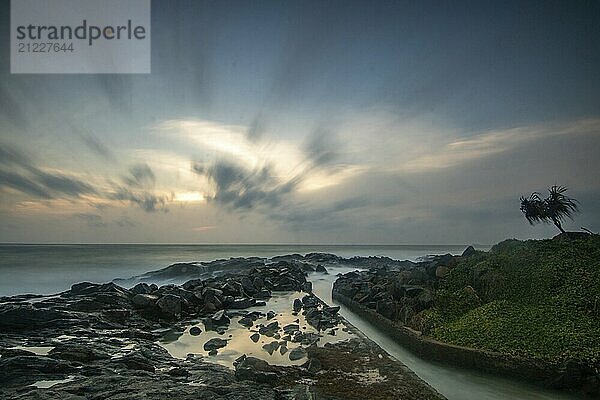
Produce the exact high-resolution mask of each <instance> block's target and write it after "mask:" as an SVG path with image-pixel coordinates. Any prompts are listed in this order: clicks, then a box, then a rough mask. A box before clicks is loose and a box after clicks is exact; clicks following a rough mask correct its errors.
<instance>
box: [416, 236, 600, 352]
mask: <svg viewBox="0 0 600 400" xmlns="http://www.w3.org/2000/svg"><path fill="white" fill-rule="evenodd" d="M421 318H423V319H424V320H425V322H424V326H426V327H427V328H428V329H427V334H428V335H429V336H431V337H433V338H435V339H438V340H441V341H444V342H448V343H453V344H457V345H461V346H468V347H474V348H480V349H487V350H492V351H499V352H503V353H509V354H514V355H519V356H526V357H536V358H542V359H547V360H551V361H561V360H565V359H571V360H583V361H586V362H591V363H593V364H596V363H597V362H598V361H599V360H600V236H598V235H590V236H589V238H588V239H581V240H567V241H560V240H540V241H537V240H528V241H524V242H522V241H518V240H508V241H505V242H502V243H499V244H498V245H496V246H494V247H493V248H492V250H491V251H490V252H487V253H483V252H480V253H478V254H476V255H474V256H473V257H470V258H465V259H463V260H461V261H460V262H459V263H458V264H457V265H456V266H455V267H454V268H453V269H452V270H451V271H450V272H449V274H448V275H447V278H446V279H445V281H444V282H443V284H442V285H441V287H440V289H439V290H438V291H437V293H436V302H435V306H434V308H433V309H430V310H427V311H425V312H424V313H423V314H422V315H421Z"/></svg>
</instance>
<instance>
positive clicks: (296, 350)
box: [288, 347, 307, 361]
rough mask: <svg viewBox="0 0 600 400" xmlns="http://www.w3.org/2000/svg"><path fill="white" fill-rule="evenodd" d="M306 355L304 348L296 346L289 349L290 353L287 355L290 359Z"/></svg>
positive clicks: (294, 359)
mask: <svg viewBox="0 0 600 400" xmlns="http://www.w3.org/2000/svg"><path fill="white" fill-rule="evenodd" d="M306 355H307V353H306V350H305V349H304V348H302V347H296V348H294V349H292V350H291V351H290V355H289V356H288V357H289V358H290V361H297V360H300V359H302V358H304V357H306Z"/></svg>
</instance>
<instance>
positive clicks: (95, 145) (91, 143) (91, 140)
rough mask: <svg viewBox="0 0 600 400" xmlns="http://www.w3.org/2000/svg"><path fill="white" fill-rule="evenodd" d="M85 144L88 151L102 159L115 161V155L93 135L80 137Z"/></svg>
mask: <svg viewBox="0 0 600 400" xmlns="http://www.w3.org/2000/svg"><path fill="white" fill-rule="evenodd" d="M80 137H81V140H82V141H83V144H85V145H86V146H87V148H88V149H90V150H92V151H93V152H94V153H96V154H98V155H99V156H101V157H102V158H104V159H106V160H108V161H115V160H116V157H115V155H114V153H113V152H112V151H111V150H110V149H109V148H108V147H106V145H105V144H104V143H102V142H101V141H100V140H99V139H98V138H97V137H95V136H93V135H85V134H81V135H80Z"/></svg>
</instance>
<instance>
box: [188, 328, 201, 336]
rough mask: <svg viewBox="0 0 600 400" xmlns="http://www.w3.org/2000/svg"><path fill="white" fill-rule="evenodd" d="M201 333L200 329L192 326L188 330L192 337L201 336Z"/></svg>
mask: <svg viewBox="0 0 600 400" xmlns="http://www.w3.org/2000/svg"><path fill="white" fill-rule="evenodd" d="M201 333H202V329H200V328H199V327H197V326H192V327H191V328H190V335H192V336H198V335H199V334H201Z"/></svg>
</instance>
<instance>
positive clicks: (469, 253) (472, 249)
mask: <svg viewBox="0 0 600 400" xmlns="http://www.w3.org/2000/svg"><path fill="white" fill-rule="evenodd" d="M476 253H477V250H475V247H473V246H469V247H467V248H466V249H465V251H463V252H462V254H461V257H471V256H474V255H475V254H476Z"/></svg>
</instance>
